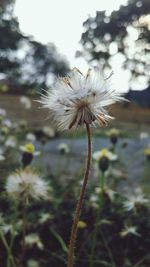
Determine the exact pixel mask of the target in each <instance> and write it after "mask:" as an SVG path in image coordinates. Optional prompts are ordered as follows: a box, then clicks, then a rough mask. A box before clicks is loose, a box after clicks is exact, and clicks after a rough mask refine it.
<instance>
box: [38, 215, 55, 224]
mask: <svg viewBox="0 0 150 267" xmlns="http://www.w3.org/2000/svg"><path fill="white" fill-rule="evenodd" d="M52 218H53V215H51V214H49V213H42V214H41V217H40V219H39V223H41V224H42V223H45V222H47V221H49V220H50V219H52Z"/></svg>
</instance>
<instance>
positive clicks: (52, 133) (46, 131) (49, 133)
mask: <svg viewBox="0 0 150 267" xmlns="http://www.w3.org/2000/svg"><path fill="white" fill-rule="evenodd" d="M43 132H44V134H46V135H47V136H48V137H50V138H52V137H54V136H55V130H54V129H53V128H52V127H50V126H44V127H43Z"/></svg>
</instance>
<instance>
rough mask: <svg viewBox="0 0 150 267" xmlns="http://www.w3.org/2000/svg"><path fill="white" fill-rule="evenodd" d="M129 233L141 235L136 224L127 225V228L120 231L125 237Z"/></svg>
mask: <svg viewBox="0 0 150 267" xmlns="http://www.w3.org/2000/svg"><path fill="white" fill-rule="evenodd" d="M128 235H135V236H138V237H140V236H141V235H140V234H139V233H138V232H137V227H136V226H129V227H128V226H125V228H124V229H123V230H122V231H121V232H120V236H121V237H125V236H128Z"/></svg>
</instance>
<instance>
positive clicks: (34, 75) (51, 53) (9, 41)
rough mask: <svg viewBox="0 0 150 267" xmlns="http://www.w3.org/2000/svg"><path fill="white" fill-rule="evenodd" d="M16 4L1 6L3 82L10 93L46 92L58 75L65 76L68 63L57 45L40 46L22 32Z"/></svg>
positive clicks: (6, 1) (8, 0) (8, 1)
mask: <svg viewBox="0 0 150 267" xmlns="http://www.w3.org/2000/svg"><path fill="white" fill-rule="evenodd" d="M14 3H15V2H14V1H12V0H2V1H1V3H0V35H1V40H0V58H1V60H0V77H1V81H0V83H2V82H3V83H6V82H7V85H8V87H9V88H10V89H11V91H12V92H13V91H21V90H30V89H31V88H32V89H36V90H37V89H38V90H40V89H41V88H44V89H46V87H47V86H48V85H49V83H50V80H52V78H54V76H55V75H58V74H59V75H65V74H66V72H68V70H69V64H68V62H67V60H66V59H65V58H63V57H62V56H61V55H60V54H59V53H58V52H57V49H56V47H55V45H54V44H47V45H44V44H41V43H40V42H36V41H35V40H34V39H33V38H32V37H31V36H27V35H24V34H23V33H21V31H20V29H19V23H18V21H17V18H16V17H14V15H13V8H14Z"/></svg>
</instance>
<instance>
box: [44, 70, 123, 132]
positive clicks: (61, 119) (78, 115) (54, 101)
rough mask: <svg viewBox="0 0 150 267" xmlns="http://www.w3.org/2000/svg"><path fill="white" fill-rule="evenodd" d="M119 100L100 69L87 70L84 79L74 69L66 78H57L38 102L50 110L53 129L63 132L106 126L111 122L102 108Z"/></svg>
mask: <svg viewBox="0 0 150 267" xmlns="http://www.w3.org/2000/svg"><path fill="white" fill-rule="evenodd" d="M122 99H123V98H122V97H121V95H120V93H119V92H116V91H114V90H112V89H111V87H110V84H109V79H104V78H103V77H102V75H101V74H100V72H99V70H97V69H89V70H88V72H87V74H86V75H85V76H84V75H83V74H82V73H81V72H80V71H79V70H78V69H77V68H74V69H73V70H72V72H71V73H70V75H69V76H68V77H64V78H58V79H57V81H56V83H55V84H54V86H53V88H51V90H49V91H48V92H47V95H46V96H42V98H41V101H40V102H41V103H42V104H43V106H44V107H45V108H48V109H49V110H50V113H51V115H52V117H53V120H54V122H55V124H56V126H57V127H58V128H59V129H60V130H66V129H75V128H77V127H79V126H83V125H84V124H89V125H91V126H95V123H98V124H99V125H100V126H105V125H106V124H107V122H108V121H109V120H110V119H112V117H111V116H109V115H108V113H107V111H106V109H105V108H106V107H107V106H109V105H111V104H113V103H115V102H116V101H121V100H122Z"/></svg>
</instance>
